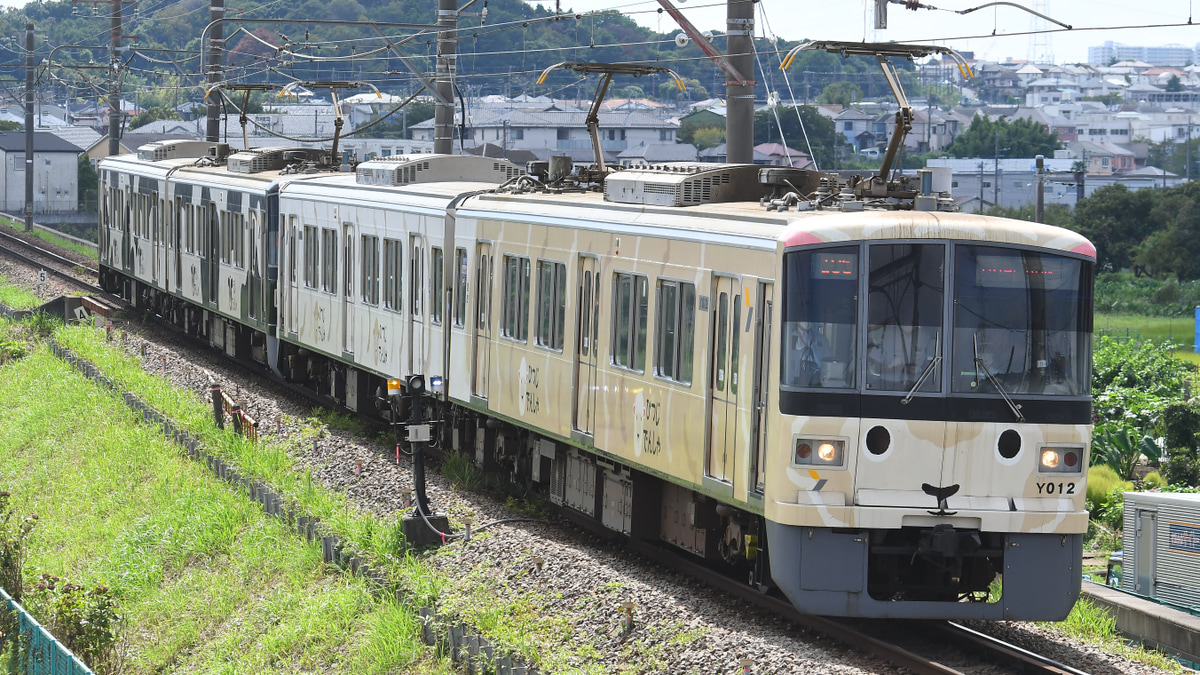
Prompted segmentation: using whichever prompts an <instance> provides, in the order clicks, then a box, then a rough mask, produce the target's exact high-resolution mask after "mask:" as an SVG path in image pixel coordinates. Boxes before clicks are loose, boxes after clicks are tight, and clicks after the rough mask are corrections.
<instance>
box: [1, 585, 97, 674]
mask: <svg viewBox="0 0 1200 675" xmlns="http://www.w3.org/2000/svg"><path fill="white" fill-rule="evenodd" d="M0 600H3V601H4V602H5V604H6V606H7V608H8V611H7V616H4V617H0V627H2V629H3V648H4V658H3V661H2V662H0V668H3V669H4V672H5V673H8V674H9V675H17V674H18V673H19V674H20V675H93V673H92V671H91V669H90V668H88V667H87V666H85V665H83V661H80V660H79V658H78V657H76V656H75V655H74V654H72V653H71V651H70V650H69V649H67V648H66V647H65V646H64V645H63V644H62V643H61V642H59V641H58V640H55V639H54V636H53V635H51V634H50V631H48V630H46V629H45V628H44V627H42V624H40V623H38V622H37V619H34V618H33V617H32V616H30V615H29V612H26V611H25V608H23V607H21V605H20V603H18V602H17V601H16V600H13V599H12V597H11V596H9V594H8V593H7V592H5V590H4V589H3V588H0Z"/></svg>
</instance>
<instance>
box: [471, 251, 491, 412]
mask: <svg viewBox="0 0 1200 675" xmlns="http://www.w3.org/2000/svg"><path fill="white" fill-rule="evenodd" d="M491 353H492V244H491V243H490V242H480V243H479V244H477V245H476V246H475V351H474V357H473V358H472V360H471V372H472V373H473V375H474V379H473V380H472V382H471V394H472V395H474V396H475V397H477V398H482V399H486V398H487V397H488V375H489V369H490V368H491Z"/></svg>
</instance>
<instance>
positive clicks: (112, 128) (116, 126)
mask: <svg viewBox="0 0 1200 675" xmlns="http://www.w3.org/2000/svg"><path fill="white" fill-rule="evenodd" d="M124 7H125V4H124V2H122V0H112V16H111V17H110V18H111V19H112V22H111V24H110V29H109V38H108V40H109V41H108V67H109V70H108V154H109V156H110V157H111V156H113V155H119V154H121V138H120V136H121V113H122V111H123V110H124V109H123V108H122V107H121V23H122V20H121V14H122V8H124Z"/></svg>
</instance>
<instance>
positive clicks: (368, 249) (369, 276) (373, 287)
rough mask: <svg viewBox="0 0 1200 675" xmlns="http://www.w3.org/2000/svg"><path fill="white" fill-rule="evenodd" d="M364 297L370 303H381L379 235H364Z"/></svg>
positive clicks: (364, 300)
mask: <svg viewBox="0 0 1200 675" xmlns="http://www.w3.org/2000/svg"><path fill="white" fill-rule="evenodd" d="M361 285H362V299H363V302H365V303H367V304H368V305H378V304H379V237H375V236H372V235H369V234H364V235H363V237H362V284H361Z"/></svg>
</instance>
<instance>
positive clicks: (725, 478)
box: [704, 274, 742, 484]
mask: <svg viewBox="0 0 1200 675" xmlns="http://www.w3.org/2000/svg"><path fill="white" fill-rule="evenodd" d="M710 303H711V305H710V310H709V315H710V317H711V325H712V339H711V341H710V342H709V345H710V349H709V355H710V356H709V361H710V363H709V371H708V399H709V410H711V411H712V412H711V416H710V418H709V425H708V426H709V432H708V450H707V461H706V462H705V471H704V473H705V475H706V476H708V477H709V478H711V479H713V480H716V481H720V482H722V483H730V484H731V483H733V464H734V455H735V454H736V451H737V437H738V434H737V431H738V429H737V426H738V415H737V408H738V395H739V390H740V388H741V387H740V384H741V383H740V381H739V377H738V361H739V352H740V349H739V346H740V345H739V343H740V338H741V334H742V333H741V329H740V328H739V324H740V323H741V317H742V293H741V289H740V288H739V287H738V280H737V279H735V278H733V277H729V276H720V275H716V274H714V275H713V285H712V296H711V300H710Z"/></svg>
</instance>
